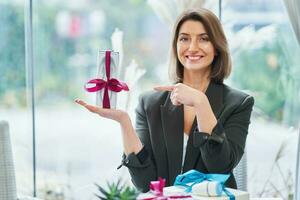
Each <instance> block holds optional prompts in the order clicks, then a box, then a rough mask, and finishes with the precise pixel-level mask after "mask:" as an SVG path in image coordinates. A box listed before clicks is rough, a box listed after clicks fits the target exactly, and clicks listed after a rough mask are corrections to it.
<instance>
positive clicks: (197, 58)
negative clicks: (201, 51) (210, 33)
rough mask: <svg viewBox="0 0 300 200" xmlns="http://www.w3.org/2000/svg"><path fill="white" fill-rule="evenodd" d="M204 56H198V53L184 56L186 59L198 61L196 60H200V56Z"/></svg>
mask: <svg viewBox="0 0 300 200" xmlns="http://www.w3.org/2000/svg"><path fill="white" fill-rule="evenodd" d="M203 57H204V56H200V55H197V56H196V55H193V56H191V55H188V56H185V58H187V59H188V60H190V61H198V60H201V58H203Z"/></svg>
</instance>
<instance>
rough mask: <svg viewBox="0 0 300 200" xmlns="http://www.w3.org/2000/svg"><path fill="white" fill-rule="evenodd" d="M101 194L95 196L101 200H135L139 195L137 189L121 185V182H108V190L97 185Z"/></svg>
mask: <svg viewBox="0 0 300 200" xmlns="http://www.w3.org/2000/svg"><path fill="white" fill-rule="evenodd" d="M95 185H96V186H97V189H98V191H99V192H100V194H95V195H96V196H97V197H98V198H99V199H101V200H134V199H136V197H137V195H138V191H137V190H136V189H135V188H132V187H130V186H127V185H125V184H121V180H118V181H117V183H109V182H107V189H105V188H104V187H102V186H100V185H98V184H95Z"/></svg>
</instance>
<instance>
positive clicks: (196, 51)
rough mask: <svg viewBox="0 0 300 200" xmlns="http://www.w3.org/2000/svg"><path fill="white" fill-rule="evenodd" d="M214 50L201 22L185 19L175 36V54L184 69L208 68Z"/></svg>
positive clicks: (197, 69)
mask: <svg viewBox="0 0 300 200" xmlns="http://www.w3.org/2000/svg"><path fill="white" fill-rule="evenodd" d="M215 52H216V51H215V48H214V46H213V44H212V43H211V42H210V39H209V37H208V34H207V33H206V30H205V28H204V26H203V24H202V23H201V22H199V21H194V20H187V21H185V22H184V23H183V24H182V25H181V27H180V29H179V34H178V38H177V56H178V59H179V61H180V63H181V64H182V65H183V66H184V68H185V69H187V70H192V71H199V70H201V71H202V70H207V69H209V67H210V65H211V63H212V61H213V59H214V56H215Z"/></svg>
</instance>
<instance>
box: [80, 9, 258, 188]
mask: <svg viewBox="0 0 300 200" xmlns="http://www.w3.org/2000/svg"><path fill="white" fill-rule="evenodd" d="M171 61H172V62H171V71H173V72H174V73H173V75H174V76H173V77H174V80H175V83H176V84H175V85H171V86H158V87H155V88H154V89H155V90H156V91H151V92H148V93H145V94H144V95H142V96H141V97H140V101H139V105H138V107H137V109H136V128H135V129H134V128H133V126H132V124H131V121H130V118H129V116H128V114H127V113H125V112H123V111H120V110H113V109H102V108H99V107H96V106H93V105H89V104H86V103H85V102H84V101H82V100H76V102H77V103H79V104H81V105H82V106H84V107H86V108H87V109H88V110H90V111H91V112H94V113H96V114H99V115H100V116H102V117H106V118H110V119H113V120H116V121H118V122H119V123H120V124H121V129H122V136H123V144H124V156H123V161H122V165H125V166H127V167H128V169H129V172H130V174H131V177H132V181H133V183H134V184H135V186H136V187H137V188H138V189H140V190H142V191H143V192H146V191H148V190H149V188H148V187H149V182H150V181H152V180H157V178H158V177H163V178H165V179H166V182H167V185H172V184H173V183H174V180H175V178H176V176H177V175H178V174H180V173H182V172H186V171H188V170H190V169H196V170H199V171H201V172H204V173H229V174H230V175H231V176H230V178H229V179H228V181H227V182H226V186H227V187H231V188H236V182H235V179H234V177H233V174H232V170H233V169H234V167H235V166H236V165H237V164H238V162H239V161H240V159H241V157H242V155H243V152H244V147H245V142H246V137H247V133H248V126H249V123H250V115H251V111H252V107H253V104H254V99H253V97H251V96H249V95H247V94H245V93H242V92H240V91H238V90H234V89H232V88H230V87H228V86H226V85H225V84H223V80H224V78H226V77H228V75H229V74H230V71H231V60H230V56H229V50H228V46H227V40H226V38H225V35H224V32H223V29H222V27H221V24H220V22H219V20H218V18H217V17H216V16H215V15H214V14H213V13H212V12H210V11H209V10H207V9H199V10H190V11H186V12H184V13H183V14H182V15H181V16H180V17H179V18H178V20H177V22H176V23H175V27H174V34H173V40H172V52H171Z"/></svg>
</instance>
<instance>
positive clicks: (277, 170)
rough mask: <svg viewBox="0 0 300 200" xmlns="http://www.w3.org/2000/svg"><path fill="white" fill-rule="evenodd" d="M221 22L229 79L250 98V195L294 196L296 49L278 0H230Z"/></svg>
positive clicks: (299, 106)
mask: <svg viewBox="0 0 300 200" xmlns="http://www.w3.org/2000/svg"><path fill="white" fill-rule="evenodd" d="M223 14H224V16H223V24H224V26H225V29H226V34H227V36H228V39H229V43H230V49H231V52H232V58H233V73H232V76H231V79H230V80H229V81H228V82H229V84H231V85H233V86H235V87H237V88H239V89H243V90H246V91H247V92H248V93H250V94H252V95H253V96H254V97H255V108H254V112H253V115H252V120H251V121H252V123H251V126H250V131H249V136H248V141H247V156H248V174H249V177H248V186H249V191H250V193H251V195H252V196H254V197H282V198H283V199H288V197H289V198H290V197H291V196H292V195H293V190H294V178H293V177H295V170H294V168H295V159H296V147H297V144H296V137H297V127H298V126H299V113H300V112H299V111H300V104H299V103H300V102H299V86H300V85H299V83H300V82H299V78H298V77H300V76H299V75H300V74H299V73H300V71H299V65H300V59H299V58H300V50H299V46H297V40H296V38H295V36H294V33H293V30H292V27H291V26H290V23H289V19H288V15H287V13H286V11H285V7H284V4H283V3H282V1H280V0H276V1H273V0H272V1H270V0H263V1H260V0H252V1H247V3H245V1H242V0H240V1H239V0H229V1H226V2H225V5H224V7H223Z"/></svg>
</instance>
